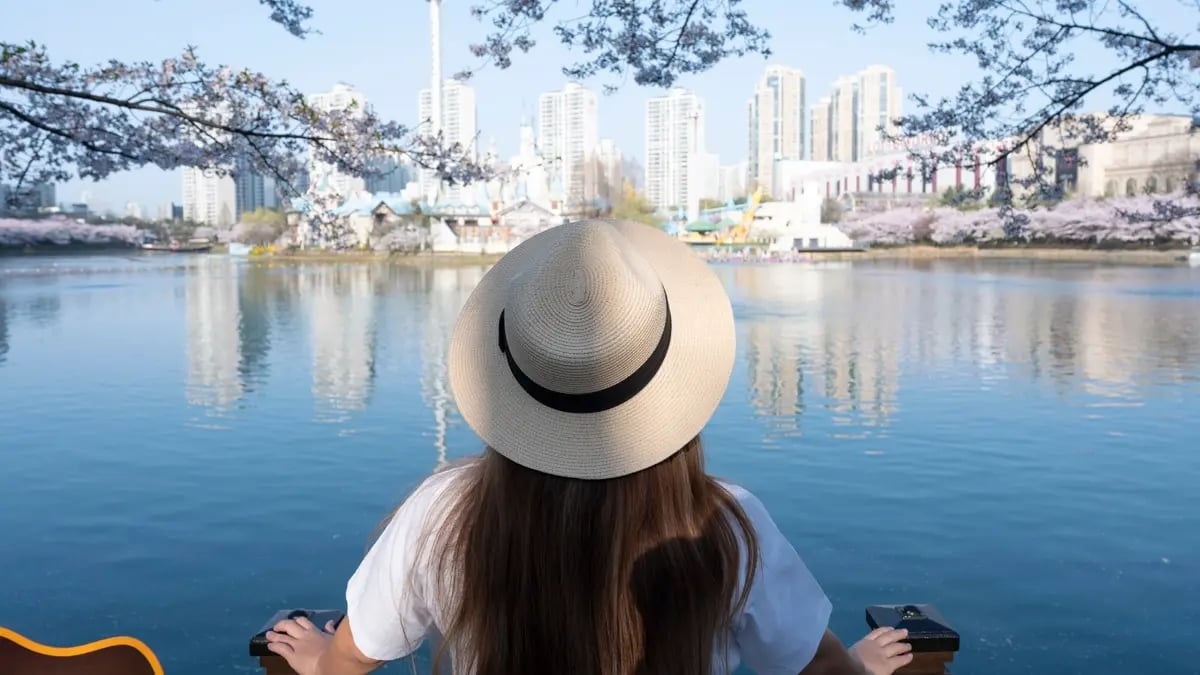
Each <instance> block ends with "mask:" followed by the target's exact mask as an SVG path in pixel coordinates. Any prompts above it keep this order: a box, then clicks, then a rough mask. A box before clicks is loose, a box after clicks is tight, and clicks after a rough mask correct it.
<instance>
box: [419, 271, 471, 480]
mask: <svg viewBox="0 0 1200 675" xmlns="http://www.w3.org/2000/svg"><path fill="white" fill-rule="evenodd" d="M485 272H486V269H485V268H483V267H450V268H439V269H428V270H423V271H422V273H423V274H425V275H426V279H427V280H428V286H427V292H428V294H429V313H428V315H427V316H426V317H424V319H423V322H424V325H425V331H424V339H423V340H422V345H421V360H422V374H421V393H422V396H423V397H424V399H425V402H426V405H428V406H429V409H430V410H431V411H432V412H433V429H434V448H435V450H436V452H437V466H438V467H441V466H443V465H444V464H445V463H446V461H447V459H446V434H447V431H448V428H449V420H450V416H451V415H454V414H457V410H456V409H455V407H454V402H453V400H452V398H451V394H450V378H449V374H448V372H447V353H448V351H449V343H450V335H451V333H452V332H453V331H454V323H455V320H456V319H457V318H458V312H459V310H460V309H461V308H462V306H463V304H464V303H465V302H466V301H467V297H468V296H469V295H470V294H471V291H472V290H473V289H474V288H475V286H476V285H477V284H478V283H479V280H480V279H482V278H483V275H484V273H485Z"/></svg>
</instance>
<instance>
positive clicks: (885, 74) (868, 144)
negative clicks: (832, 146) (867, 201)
mask: <svg viewBox="0 0 1200 675" xmlns="http://www.w3.org/2000/svg"><path fill="white" fill-rule="evenodd" d="M902 101H903V98H902V96H901V91H900V87H899V86H897V85H896V71H894V70H892V69H891V68H889V67H887V66H878V65H872V66H867V67H866V68H865V69H864V70H863V71H862V72H860V73H859V74H858V143H857V145H858V155H857V157H856V159H863V158H866V157H871V156H874V155H878V154H880V153H881V152H882V148H881V145H880V144H881V142H882V141H883V139H884V135H885V133H886V134H893V133H895V132H896V118H898V117H900V115H901V114H903V106H902Z"/></svg>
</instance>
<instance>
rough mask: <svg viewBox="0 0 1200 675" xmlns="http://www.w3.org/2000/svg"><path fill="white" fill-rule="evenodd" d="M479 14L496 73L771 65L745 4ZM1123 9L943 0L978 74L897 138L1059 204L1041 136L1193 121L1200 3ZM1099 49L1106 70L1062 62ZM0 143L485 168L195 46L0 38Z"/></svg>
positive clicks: (23, 160)
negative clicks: (1003, 168) (1027, 160)
mask: <svg viewBox="0 0 1200 675" xmlns="http://www.w3.org/2000/svg"><path fill="white" fill-rule="evenodd" d="M256 1H257V2H258V3H259V4H260V5H262V6H264V7H265V8H266V9H267V10H269V12H270V19H271V20H272V21H274V22H275V23H277V24H279V25H280V26H282V27H283V28H284V29H286V30H288V31H289V32H290V33H292V34H293V35H295V36H297V37H299V38H303V37H304V36H305V35H307V34H309V33H310V32H311V30H312V28H310V26H309V23H310V20H311V19H312V14H313V13H312V10H311V9H310V8H309V7H308V6H306V5H304V4H303V3H302V1H301V0H256ZM476 2H479V3H480V4H479V5H478V6H476V7H474V8H473V10H472V12H473V14H474V15H475V16H476V17H477V18H478V19H480V20H481V21H483V22H486V23H487V24H489V25H490V26H491V28H490V32H489V33H488V34H487V35H486V37H485V38H484V39H483V40H482V42H481V43H479V44H477V45H475V46H474V47H472V51H473V53H474V54H475V55H476V56H477V57H479V58H480V59H481V60H482V61H484V62H488V63H491V64H493V65H495V66H498V67H499V68H507V67H509V66H510V65H511V64H512V63H513V59H514V56H517V55H519V54H520V53H523V52H527V51H529V50H530V49H532V48H533V47H534V46H535V35H536V32H537V29H539V28H542V29H546V28H548V29H549V30H550V31H551V32H552V33H553V35H554V36H555V37H556V38H557V39H558V40H559V41H561V42H562V43H563V44H565V45H566V46H567V47H569V48H571V49H572V50H574V51H575V53H577V54H578V55H579V58H578V60H577V61H575V62H573V63H569V64H566V65H565V66H564V68H563V73H564V74H565V75H566V76H568V77H570V78H576V79H590V78H595V77H603V76H608V77H609V78H610V79H609V82H608V83H607V84H606V86H607V87H611V86H613V83H614V82H619V81H622V80H625V79H631V80H632V81H633V82H635V83H637V84H639V85H647V86H656V87H665V86H670V85H671V84H674V83H675V82H676V80H677V79H678V78H679V76H681V75H684V74H689V73H699V72H703V71H705V70H707V69H709V68H711V67H712V66H714V65H715V64H717V63H719V62H720V61H721V60H723V59H726V58H729V57H737V56H743V55H747V54H757V55H762V56H767V55H769V54H770V37H771V36H770V34H769V33H768V31H767V30H765V29H764V28H763V27H761V26H758V25H756V24H755V23H754V22H753V21H752V19H751V17H750V16H749V15H748V13H747V11H746V10H745V9H744V8H743V6H742V1H741V0H580V1H579V2H570V3H566V2H560V0H476ZM837 2H838V3H839V4H841V5H842V6H844V7H845V8H847V9H849V10H851V11H852V12H856V13H858V14H859V15H860V16H864V17H865V19H866V20H865V21H864V22H863V23H864V27H861V28H863V29H865V26H869V25H870V24H873V23H885V22H888V21H890V20H891V19H892V18H893V14H894V12H895V11H896V10H897V8H896V2H895V0H837ZM1133 4H1134V3H1133V1H1132V0H1118V2H1116V3H1114V4H1108V3H1105V4H1103V5H1097V3H1092V2H1088V1H1086V0H1058V1H1057V2H1045V3H1026V2H1019V1H1016V0H947V1H946V2H944V3H942V4H941V5H940V6H939V8H938V9H937V11H936V13H935V14H934V15H933V16H932V17H929V21H928V22H929V25H930V26H932V27H933V28H934V29H935V30H937V31H940V32H942V33H943V34H945V36H946V37H945V39H944V40H942V41H940V42H937V43H935V44H933V45H931V48H932V49H933V50H934V51H937V52H947V53H957V54H962V55H967V56H970V57H973V58H974V59H975V60H976V61H977V63H978V65H979V66H980V72H981V73H983V74H982V75H981V76H980V77H978V78H977V79H975V80H974V81H971V82H968V83H966V84H964V85H963V86H962V88H961V89H960V90H959V92H958V94H957V95H955V96H953V97H948V98H944V99H940V100H937V101H934V100H932V99H929V98H927V97H923V96H920V95H918V96H916V97H915V100H916V102H917V105H918V108H919V112H917V113H916V114H914V115H910V116H907V117H905V118H904V119H902V120H901V121H900V122H901V124H900V135H901V136H912V135H921V134H928V133H929V132H935V133H937V134H939V135H940V136H941V137H942V138H944V139H945V140H946V141H947V142H948V143H949V145H950V147H951V149H950V150H948V151H946V152H945V153H942V155H941V156H938V157H932V158H924V159H923V161H934V162H937V161H949V160H952V159H954V158H955V157H957V158H958V159H961V158H962V157H963V156H964V155H966V154H968V153H972V152H974V150H975V148H976V146H977V144H978V143H980V142H982V141H989V142H991V141H994V140H995V139H1008V141H1009V142H1007V143H1006V144H1005V145H1004V147H1003V148H1002V151H1001V153H1000V154H999V156H997V157H994V158H990V159H989V161H992V162H1000V161H1004V160H1005V159H1006V158H1007V157H1008V156H1009V155H1012V154H1015V153H1019V152H1025V153H1027V154H1030V156H1031V163H1032V164H1033V166H1034V167H1035V169H1036V171H1035V173H1034V175H1033V177H1032V178H1031V180H1032V181H1033V182H1034V183H1035V184H1036V185H1037V186H1038V188H1039V191H1040V192H1047V193H1050V194H1060V195H1061V185H1058V184H1056V183H1055V182H1054V181H1053V179H1052V178H1051V179H1047V176H1051V175H1052V174H1053V172H1052V171H1050V169H1049V167H1050V166H1051V165H1052V164H1053V161H1057V159H1058V158H1059V157H1060V154H1059V151H1061V150H1062V149H1063V147H1064V144H1065V142H1063V143H1058V144H1057V145H1056V144H1055V143H1053V142H1050V140H1051V139H1048V138H1047V135H1046V133H1045V132H1047V131H1050V130H1053V131H1055V132H1056V133H1059V134H1066V135H1067V136H1070V138H1071V139H1073V140H1072V141H1071V142H1076V141H1079V140H1080V139H1082V140H1105V139H1109V138H1111V137H1112V136H1113V134H1115V133H1119V132H1120V131H1121V130H1122V129H1123V128H1124V124H1123V122H1124V120H1126V118H1127V116H1128V115H1131V114H1135V113H1137V112H1140V111H1142V110H1143V109H1144V107H1145V105H1146V103H1147V102H1156V103H1159V104H1167V103H1172V104H1174V105H1175V106H1176V107H1178V108H1179V109H1181V110H1187V111H1190V112H1191V113H1193V114H1196V115H1200V93H1198V91H1200V87H1198V85H1200V81H1198V79H1197V77H1198V74H1200V70H1197V68H1198V67H1200V44H1198V43H1197V41H1196V40H1194V39H1185V38H1182V37H1180V36H1179V35H1178V34H1176V33H1175V32H1173V30H1174V29H1176V28H1178V29H1183V28H1184V27H1183V26H1182V25H1181V24H1180V23H1179V21H1180V20H1182V21H1184V22H1185V23H1188V22H1195V20H1196V16H1197V12H1200V8H1197V7H1195V5H1194V0H1188V1H1187V2H1184V1H1183V0H1181V1H1180V2H1178V3H1172V2H1153V3H1151V2H1148V1H1147V2H1145V3H1144V4H1145V5H1147V7H1144V8H1141V9H1138V8H1135V7H1134V6H1133ZM1151 6H1152V7H1151ZM1180 7H1182V9H1180ZM1149 9H1153V10H1154V12H1150V11H1149ZM1188 25H1194V23H1188ZM1097 49H1098V50H1100V52H1101V53H1103V54H1104V55H1106V57H1107V58H1102V59H1092V58H1087V59H1076V58H1075V54H1076V53H1077V52H1080V53H1082V51H1086V50H1090V51H1092V52H1094V51H1095V50H1097ZM467 74H469V73H464V74H463V75H467ZM1102 91H1107V92H1108V93H1109V94H1111V96H1112V98H1113V100H1114V101H1115V103H1114V104H1113V106H1112V108H1111V109H1110V110H1109V111H1108V113H1109V115H1108V116H1106V117H1103V118H1100V117H1096V116H1089V115H1082V114H1080V113H1079V111H1080V109H1081V106H1083V105H1084V104H1085V102H1086V100H1087V98H1088V97H1089V96H1091V95H1093V94H1094V93H1096V92H1102ZM0 147H2V148H3V149H4V153H3V155H2V156H0V180H5V181H10V182H13V181H15V182H16V183H17V184H18V186H20V185H21V184H25V183H33V182H39V181H45V180H50V181H61V180H64V179H67V178H69V177H70V176H72V175H79V176H80V177H85V178H94V179H99V178H104V177H106V176H108V175H110V174H112V173H114V172H117V171H123V170H127V169H132V168H137V167H142V166H151V165H152V166H158V167H161V168H164V169H171V168H175V167H180V166H200V167H207V168H213V169H216V170H221V171H225V170H228V167H231V166H233V165H234V163H235V161H237V160H244V161H247V162H248V166H249V168H251V169H253V170H255V171H258V172H261V173H264V174H266V175H270V176H274V177H275V178H276V180H277V181H279V182H280V183H281V185H283V186H284V187H285V188H286V187H287V186H290V185H292V184H293V182H294V181H295V178H296V175H297V173H298V171H299V170H300V167H301V164H302V159H301V157H302V156H303V155H304V154H305V153H306V152H308V151H311V152H313V153H314V154H315V155H316V158H317V159H318V160H320V161H323V162H327V163H329V164H331V165H333V166H335V167H337V169H338V170H339V171H344V172H346V173H351V174H356V175H368V174H369V173H370V172H371V171H372V168H371V166H372V164H371V158H373V157H375V156H378V155H380V154H391V155H395V154H399V155H404V156H407V157H409V158H411V159H412V160H413V161H414V162H415V163H416V164H418V165H419V166H422V167H426V168H430V169H433V170H435V171H436V172H438V173H439V174H441V175H442V176H443V177H444V178H445V179H446V180H448V181H451V182H463V181H470V180H473V179H477V178H482V177H484V176H485V175H486V174H487V173H488V172H489V168H488V167H486V166H481V165H480V164H478V163H476V162H474V161H471V160H470V159H469V158H468V156H467V155H466V153H464V152H463V151H462V148H460V147H458V146H455V145H449V144H447V143H445V142H443V141H442V139H440V138H436V137H433V138H431V137H425V136H421V135H419V134H417V133H415V131H414V129H412V128H410V127H408V126H405V125H403V124H399V123H396V122H391V121H386V120H383V119H380V118H379V117H377V116H376V115H375V114H374V113H372V112H371V111H368V110H352V109H348V110H335V111H323V110H316V109H314V108H313V107H312V106H310V105H308V104H307V102H306V100H305V97H304V96H303V95H302V93H301V92H299V91H297V90H296V89H294V88H293V87H291V86H290V85H288V84H287V83H286V82H284V81H282V80H277V79H273V78H271V77H269V76H267V75H264V74H261V73H258V72H255V71H253V70H249V69H235V68H229V67H224V66H213V65H207V64H205V63H204V62H203V61H202V60H201V59H200V57H199V54H198V52H197V51H196V50H194V49H187V50H185V51H183V52H182V54H180V55H179V56H176V57H173V58H167V59H163V60H160V61H144V62H137V63H125V62H120V61H115V60H114V61H109V62H106V63H102V64H99V65H95V66H87V65H81V64H77V63H72V62H69V61H56V60H54V59H53V58H52V57H51V55H50V54H49V53H48V52H47V51H46V49H45V48H44V47H43V46H41V45H38V44H34V43H24V44H22V43H12V42H0ZM1188 187H1189V189H1192V188H1193V187H1194V186H1193V185H1191V184H1189V186H1188ZM16 192H17V193H19V190H18V191H16ZM1155 208H1156V209H1157V208H1159V207H1158V206H1156V207H1155ZM1142 215H1148V217H1150V218H1154V217H1156V216H1154V212H1152V213H1151V214H1142Z"/></svg>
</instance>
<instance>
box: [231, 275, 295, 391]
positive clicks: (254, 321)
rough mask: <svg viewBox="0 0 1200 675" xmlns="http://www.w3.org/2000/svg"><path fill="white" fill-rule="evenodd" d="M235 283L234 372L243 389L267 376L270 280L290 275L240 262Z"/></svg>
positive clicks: (256, 383) (271, 317) (269, 351)
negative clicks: (236, 358)
mask: <svg viewBox="0 0 1200 675" xmlns="http://www.w3.org/2000/svg"><path fill="white" fill-rule="evenodd" d="M239 271H240V274H239V284H238V344H239V345H240V350H241V360H240V361H239V363H238V372H239V373H240V374H241V376H242V382H243V385H244V387H245V389H246V390H247V391H253V390H254V389H255V387H257V386H260V385H261V384H262V383H263V382H265V381H266V378H267V369H268V364H269V359H270V355H271V322H272V320H273V312H272V306H271V305H272V301H273V300H274V299H275V297H276V296H275V295H274V293H273V291H274V284H273V283H272V282H275V281H276V280H279V279H284V278H291V277H292V276H294V275H288V277H284V276H283V275H278V274H271V270H270V268H268V267H266V266H264V265H243V266H242V267H241V268H240V270H239Z"/></svg>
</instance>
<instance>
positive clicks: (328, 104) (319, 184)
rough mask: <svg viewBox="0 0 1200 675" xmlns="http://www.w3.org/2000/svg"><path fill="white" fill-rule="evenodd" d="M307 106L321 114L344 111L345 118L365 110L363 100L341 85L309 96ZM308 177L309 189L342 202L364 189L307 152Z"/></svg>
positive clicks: (358, 181) (354, 179)
mask: <svg viewBox="0 0 1200 675" xmlns="http://www.w3.org/2000/svg"><path fill="white" fill-rule="evenodd" d="M308 103H309V105H311V106H312V107H314V108H316V109H317V110H320V111H322V112H337V111H346V112H347V114H351V115H353V114H356V112H358V111H363V112H365V111H366V110H367V99H366V97H365V96H363V94H362V93H361V92H360V91H358V90H357V89H355V88H354V87H352V86H350V85H348V84H345V83H343V82H339V83H337V84H336V85H334V87H333V89H332V90H330V91H327V92H324V93H321V94H313V95H310V96H309V97H308ZM308 175H309V181H310V187H311V189H313V190H315V191H316V192H317V193H318V194H322V195H327V194H332V193H336V194H337V195H340V196H341V198H342V199H345V198H348V197H350V196H351V195H353V194H354V193H356V192H361V191H362V190H364V189H365V188H366V184H365V182H364V181H363V179H362V178H359V177H357V176H352V175H350V174H347V173H342V172H340V171H338V170H337V167H336V166H334V165H333V164H331V163H328V162H324V161H321V160H320V159H318V158H317V157H316V155H315V153H312V152H311V151H310V153H309V167H308Z"/></svg>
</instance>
